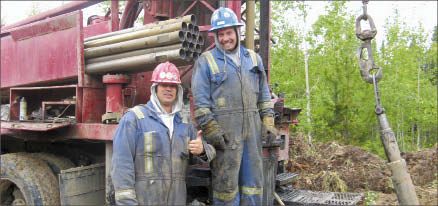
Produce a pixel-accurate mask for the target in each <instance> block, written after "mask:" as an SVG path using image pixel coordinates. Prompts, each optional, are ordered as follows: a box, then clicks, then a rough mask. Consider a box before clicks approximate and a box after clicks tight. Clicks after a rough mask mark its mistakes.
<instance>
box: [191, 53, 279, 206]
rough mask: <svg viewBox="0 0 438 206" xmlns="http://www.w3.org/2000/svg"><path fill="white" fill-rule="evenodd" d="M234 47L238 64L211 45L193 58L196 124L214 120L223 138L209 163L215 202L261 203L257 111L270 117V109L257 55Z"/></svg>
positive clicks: (259, 122)
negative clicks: (224, 136)
mask: <svg viewBox="0 0 438 206" xmlns="http://www.w3.org/2000/svg"><path fill="white" fill-rule="evenodd" d="M238 49H240V51H239V52H240V54H241V55H240V56H241V68H238V67H237V66H236V65H235V64H234V63H233V61H232V60H231V59H229V57H227V56H225V55H224V54H223V53H222V51H221V50H220V49H218V48H214V49H213V50H210V51H208V52H205V53H204V54H203V55H201V57H200V58H199V59H198V60H197V62H196V64H195V69H194V72H193V76H192V82H194V83H192V94H193V99H194V107H195V118H196V121H197V123H198V124H199V125H201V126H202V125H205V124H206V123H208V122H209V121H211V120H212V119H215V120H216V121H217V122H218V124H219V125H220V127H221V129H222V130H223V131H224V133H225V135H226V140H227V146H226V149H225V150H217V151H216V152H217V155H216V158H215V159H214V160H213V161H212V163H211V169H212V187H213V205H223V204H225V205H230V204H233V205H236V204H237V205H239V204H241V205H262V196H263V167H262V164H263V156H262V146H261V119H260V115H262V116H264V115H271V116H272V115H273V110H272V108H273V107H272V103H271V95H270V92H269V89H268V85H267V80H266V74H265V71H264V69H263V65H262V63H261V60H260V57H259V56H258V55H256V54H255V53H253V54H254V57H253V55H252V54H251V53H252V52H251V51H249V50H247V49H245V48H244V47H242V46H241V47H240V48H238ZM212 57H213V58H212ZM224 58H228V59H227V60H226V62H227V65H225V61H224V60H225V59H224ZM254 59H256V61H255V62H256V63H255V62H254V61H253V60H254ZM225 66H226V68H225ZM239 71H240V72H239Z"/></svg>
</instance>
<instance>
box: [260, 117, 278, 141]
mask: <svg viewBox="0 0 438 206" xmlns="http://www.w3.org/2000/svg"><path fill="white" fill-rule="evenodd" d="M277 135H278V131H277V129H276V128H275V126H274V117H270V116H264V117H263V124H262V143H263V144H271V143H272V142H273V141H274V140H275V138H276V137H277Z"/></svg>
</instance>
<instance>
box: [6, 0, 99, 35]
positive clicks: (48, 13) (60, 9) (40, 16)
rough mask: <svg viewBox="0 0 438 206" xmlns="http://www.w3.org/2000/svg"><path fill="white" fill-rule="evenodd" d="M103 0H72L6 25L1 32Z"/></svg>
mask: <svg viewBox="0 0 438 206" xmlns="http://www.w3.org/2000/svg"><path fill="white" fill-rule="evenodd" d="M101 1H102V0H100V1H99V0H93V1H75V2H71V3H68V4H65V5H62V6H60V7H57V8H55V9H52V10H49V11H46V12H43V13H40V14H37V15H35V16H32V17H29V18H27V19H24V20H22V21H20V22H17V23H15V24H12V25H7V26H5V27H3V28H2V30H1V33H2V34H3V33H7V32H9V31H10V30H11V29H12V28H14V27H18V26H22V25H25V24H29V23H32V22H35V21H39V20H42V19H45V18H47V17H54V16H57V15H61V14H66V13H68V12H72V11H76V10H80V9H82V8H85V7H88V6H91V5H94V4H98V3H100V2H101Z"/></svg>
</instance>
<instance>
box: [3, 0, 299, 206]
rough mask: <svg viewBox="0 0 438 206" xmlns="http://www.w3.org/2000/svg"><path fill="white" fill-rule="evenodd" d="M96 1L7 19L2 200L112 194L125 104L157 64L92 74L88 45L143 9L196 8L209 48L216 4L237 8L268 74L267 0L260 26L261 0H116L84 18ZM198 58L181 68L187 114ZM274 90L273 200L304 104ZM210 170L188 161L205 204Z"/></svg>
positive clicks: (181, 11)
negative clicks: (115, 144) (294, 105)
mask: <svg viewBox="0 0 438 206" xmlns="http://www.w3.org/2000/svg"><path fill="white" fill-rule="evenodd" d="M98 3H101V1H75V2H71V3H67V4H64V5H63V6H61V7H59V8H56V9H52V10H49V11H46V12H44V13H40V14H38V15H35V16H32V17H29V18H27V19H25V20H22V21H20V22H17V23H15V24H12V25H6V26H3V27H2V28H1V34H0V37H1V54H2V55H1V104H2V121H1V182H0V192H1V205H14V204H25V205H33V204H47V205H51V204H53V205H59V204H67V205H89V204H93V205H98V204H105V203H106V204H113V203H114V202H113V200H112V198H113V191H112V189H111V180H110V176H109V168H110V167H111V165H110V163H111V155H112V138H113V135H114V132H115V129H116V127H117V121H118V120H119V119H120V117H121V116H122V115H123V113H124V112H125V111H126V110H127V109H129V108H131V107H133V106H135V105H137V104H144V103H146V102H147V101H148V100H149V95H150V91H149V88H150V86H151V82H150V81H149V79H150V77H151V73H152V72H151V71H152V70H153V69H154V67H153V66H149V67H144V68H143V70H137V71H135V72H132V71H130V72H124V70H117V71H111V72H108V73H90V72H87V69H86V67H87V60H86V58H85V56H86V55H85V51H86V46H84V45H85V43H86V42H87V41H88V40H90V39H93V37H99V35H100V36H102V35H103V36H104V35H105V34H108V33H114V32H118V31H124V30H126V29H129V28H131V27H133V25H134V22H135V21H136V20H137V18H138V16H139V15H143V19H144V21H143V24H149V23H152V22H157V21H165V20H168V19H174V18H176V17H182V16H187V15H189V14H190V15H191V20H190V21H193V22H192V23H194V22H197V24H198V28H199V35H200V36H202V37H203V38H204V39H205V44H204V45H203V46H202V48H201V49H202V51H206V50H209V49H211V48H213V46H214V40H213V37H212V36H211V35H209V34H208V32H207V31H208V29H209V28H210V25H209V24H210V17H211V14H212V12H213V11H214V10H215V9H216V8H219V7H227V8H230V9H232V10H233V11H234V12H235V13H236V14H237V16H238V18H239V19H240V20H241V21H243V20H244V22H246V36H245V37H244V38H242V39H245V40H246V46H247V47H249V48H255V50H256V51H257V52H258V53H259V54H260V56H261V57H262V59H263V64H264V65H265V70H266V72H267V75H268V80H269V74H270V67H269V65H270V62H269V57H270V53H269V52H270V51H269V48H270V43H271V41H272V40H271V39H270V2H269V1H260V28H255V26H254V25H255V23H254V22H255V21H254V19H255V17H254V16H255V14H254V12H255V11H254V10H255V9H254V3H255V2H254V1H215V0H184V1H180V0H143V1H138V0H128V1H126V5H125V7H124V11H123V12H120V13H119V2H118V1H111V9H110V12H108V13H107V15H106V16H105V17H97V16H92V17H90V18H89V19H88V21H87V25H84V23H83V22H84V21H83V19H84V18H85V17H83V13H82V11H81V9H84V8H86V7H90V6H92V5H95V4H98ZM242 7H243V8H242ZM242 15H244V16H246V19H244V18H242ZM195 19H196V20H195ZM254 31H255V32H256V33H258V34H259V38H258V39H257V40H254ZM94 39H95V38H94ZM190 62H191V63H190ZM192 65H193V60H192V61H189V62H188V63H187V65H184V66H181V67H180V68H181V73H182V80H183V85H184V88H185V93H186V94H188V95H186V96H185V102H186V109H185V115H186V116H188V117H189V118H190V114H191V112H190V111H193V107H192V106H191V105H193V104H192V101H191V96H190V91H189V88H190V78H191V70H192V68H193V66H192ZM272 97H273V101H274V103H275V112H276V119H275V120H276V121H275V123H276V127H277V128H278V129H279V131H280V134H279V136H278V137H277V141H275V142H273V143H271V144H269V145H264V155H265V158H264V170H265V189H264V203H266V205H272V204H273V202H274V190H275V185H276V183H277V185H278V184H285V183H288V182H289V181H290V179H291V177H292V176H293V175H292V174H288V173H284V162H285V161H286V160H287V159H288V156H289V154H288V152H289V148H288V145H289V135H290V133H289V132H290V130H289V126H290V124H292V123H294V124H296V118H297V116H298V114H299V112H300V109H291V108H287V107H284V95H278V96H277V95H275V94H273V95H272ZM277 176H278V177H280V178H277V179H276V177H277ZM209 178H210V173H209V167H208V165H202V164H198V163H195V162H192V163H191V164H190V169H189V172H188V174H187V187H188V195H189V198H188V200H189V201H192V200H194V199H197V200H198V201H201V202H206V203H208V199H209V194H211V193H210V192H209V185H210V179H209Z"/></svg>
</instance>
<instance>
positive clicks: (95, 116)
mask: <svg viewBox="0 0 438 206" xmlns="http://www.w3.org/2000/svg"><path fill="white" fill-rule="evenodd" d="M82 92H83V93H82V95H83V96H82V115H81V116H82V122H84V123H92V122H102V115H103V114H104V113H105V89H104V88H82Z"/></svg>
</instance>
